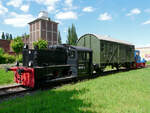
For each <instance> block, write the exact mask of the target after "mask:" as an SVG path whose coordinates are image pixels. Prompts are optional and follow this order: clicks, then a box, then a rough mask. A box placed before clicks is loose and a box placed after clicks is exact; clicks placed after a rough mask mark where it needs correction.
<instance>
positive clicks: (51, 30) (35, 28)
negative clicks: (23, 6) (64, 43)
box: [24, 11, 58, 48]
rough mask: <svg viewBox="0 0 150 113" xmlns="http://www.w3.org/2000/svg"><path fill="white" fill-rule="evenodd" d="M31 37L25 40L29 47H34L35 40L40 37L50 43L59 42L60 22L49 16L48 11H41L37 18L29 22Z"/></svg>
mask: <svg viewBox="0 0 150 113" xmlns="http://www.w3.org/2000/svg"><path fill="white" fill-rule="evenodd" d="M29 26H30V37H29V39H25V40H24V42H25V43H28V45H29V48H33V42H35V41H38V40H39V39H40V38H41V39H43V40H46V41H47V42H48V45H54V44H58V23H56V22H54V21H51V20H50V18H48V13H47V12H45V11H41V12H40V13H39V16H38V18H37V19H35V20H34V21H32V22H30V23H29Z"/></svg>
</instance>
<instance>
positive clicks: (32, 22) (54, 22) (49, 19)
mask: <svg viewBox="0 0 150 113" xmlns="http://www.w3.org/2000/svg"><path fill="white" fill-rule="evenodd" d="M39 20H46V21H50V22H52V23H55V24H58V23H57V22H54V21H52V20H50V18H49V19H43V18H37V19H35V20H33V21H31V22H29V23H28V24H32V23H33V22H36V21H39Z"/></svg>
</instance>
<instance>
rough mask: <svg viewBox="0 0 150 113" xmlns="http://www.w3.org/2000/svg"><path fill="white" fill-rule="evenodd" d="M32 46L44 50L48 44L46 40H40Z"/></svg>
mask: <svg viewBox="0 0 150 113" xmlns="http://www.w3.org/2000/svg"><path fill="white" fill-rule="evenodd" d="M33 46H34V47H35V46H38V48H39V49H45V48H47V46H48V42H47V41H46V40H42V39H40V40H39V41H37V42H33Z"/></svg>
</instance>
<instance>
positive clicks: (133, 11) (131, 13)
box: [127, 8, 141, 16]
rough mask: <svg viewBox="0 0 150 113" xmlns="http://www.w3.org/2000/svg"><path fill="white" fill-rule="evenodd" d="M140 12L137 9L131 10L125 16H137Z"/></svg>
mask: <svg viewBox="0 0 150 113" xmlns="http://www.w3.org/2000/svg"><path fill="white" fill-rule="evenodd" d="M140 13H141V11H140V10H139V9H138V8H135V9H132V10H131V11H130V12H129V13H128V14H127V16H132V15H138V14H140Z"/></svg>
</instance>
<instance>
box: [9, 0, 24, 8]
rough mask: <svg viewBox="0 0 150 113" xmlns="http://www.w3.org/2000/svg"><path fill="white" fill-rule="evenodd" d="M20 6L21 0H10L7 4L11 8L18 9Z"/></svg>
mask: <svg viewBox="0 0 150 113" xmlns="http://www.w3.org/2000/svg"><path fill="white" fill-rule="evenodd" d="M21 4H22V0H10V1H9V2H7V5H8V6H13V7H20V5H21Z"/></svg>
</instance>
